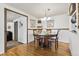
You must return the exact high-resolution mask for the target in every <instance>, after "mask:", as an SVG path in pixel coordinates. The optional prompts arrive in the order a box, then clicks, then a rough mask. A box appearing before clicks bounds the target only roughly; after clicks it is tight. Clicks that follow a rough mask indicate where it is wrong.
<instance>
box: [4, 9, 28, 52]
mask: <svg viewBox="0 0 79 59" xmlns="http://www.w3.org/2000/svg"><path fill="white" fill-rule="evenodd" d="M7 11H10V12H14V13H17V14H19V15H22V16H25V17H26V18H27V19H26V21H27V24H26V25H27V32H26V34H27V44H28V16H27V15H24V14H21V13H19V12H16V11H14V10H11V9H8V8H4V51H5V52H6V46H7V31H6V30H7Z"/></svg>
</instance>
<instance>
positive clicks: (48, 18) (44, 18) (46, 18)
mask: <svg viewBox="0 0 79 59" xmlns="http://www.w3.org/2000/svg"><path fill="white" fill-rule="evenodd" d="M50 10H51V9H49V8H48V9H45V17H43V18H41V20H47V21H48V20H50V19H51V17H49V16H48V15H47V12H48V11H50Z"/></svg>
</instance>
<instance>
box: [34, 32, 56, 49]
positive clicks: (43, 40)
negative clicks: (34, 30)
mask: <svg viewBox="0 0 79 59" xmlns="http://www.w3.org/2000/svg"><path fill="white" fill-rule="evenodd" d="M56 35H57V34H54V33H47V32H42V33H40V34H34V36H35V37H39V42H40V44H39V46H40V47H41V48H46V47H50V46H49V39H51V37H54V36H56ZM39 42H38V43H39Z"/></svg>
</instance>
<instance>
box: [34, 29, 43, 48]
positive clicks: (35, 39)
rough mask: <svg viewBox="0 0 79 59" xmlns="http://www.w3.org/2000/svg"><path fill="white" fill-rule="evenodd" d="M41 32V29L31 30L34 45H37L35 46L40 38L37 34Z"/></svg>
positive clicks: (38, 43)
mask: <svg viewBox="0 0 79 59" xmlns="http://www.w3.org/2000/svg"><path fill="white" fill-rule="evenodd" d="M41 32H42V29H37V30H33V36H34V45H37V46H38V45H40V41H41V38H40V36H39V35H38V34H40V33H41ZM35 43H36V44H35Z"/></svg>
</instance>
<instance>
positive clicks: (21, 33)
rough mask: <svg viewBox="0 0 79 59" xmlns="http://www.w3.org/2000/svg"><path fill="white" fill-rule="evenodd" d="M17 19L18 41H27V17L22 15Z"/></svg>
mask: <svg viewBox="0 0 79 59" xmlns="http://www.w3.org/2000/svg"><path fill="white" fill-rule="evenodd" d="M15 21H18V42H21V43H27V17H24V16H21V17H19V18H17V19H16V20H14V22H15ZM20 23H22V24H23V25H22V26H21V24H20Z"/></svg>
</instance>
